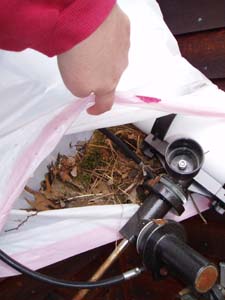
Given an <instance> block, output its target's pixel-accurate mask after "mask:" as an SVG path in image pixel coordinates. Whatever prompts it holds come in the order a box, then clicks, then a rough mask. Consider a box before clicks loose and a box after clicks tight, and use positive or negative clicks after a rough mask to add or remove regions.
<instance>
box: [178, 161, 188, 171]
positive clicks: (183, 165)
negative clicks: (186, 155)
mask: <svg viewBox="0 0 225 300" xmlns="http://www.w3.org/2000/svg"><path fill="white" fill-rule="evenodd" d="M178 168H179V169H181V170H185V169H186V168H187V162H186V160H184V159H181V160H180V161H179V162H178Z"/></svg>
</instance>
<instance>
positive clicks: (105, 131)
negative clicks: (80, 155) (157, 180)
mask: <svg viewBox="0 0 225 300" xmlns="http://www.w3.org/2000/svg"><path fill="white" fill-rule="evenodd" d="M99 131H100V132H101V133H102V134H104V135H105V136H107V138H109V139H110V140H111V141H113V142H114V143H115V144H116V145H117V146H118V147H119V148H120V149H121V150H122V151H123V153H124V154H125V155H126V156H127V157H129V158H131V159H132V160H133V161H134V162H136V163H137V164H138V165H139V164H140V163H141V162H142V161H141V159H140V158H139V157H138V156H137V155H136V154H135V153H134V151H132V150H130V148H129V147H128V146H127V145H126V144H125V143H124V142H123V141H122V140H121V139H120V138H119V137H118V136H116V135H115V134H113V133H112V132H111V131H109V130H108V129H106V128H101V129H99Z"/></svg>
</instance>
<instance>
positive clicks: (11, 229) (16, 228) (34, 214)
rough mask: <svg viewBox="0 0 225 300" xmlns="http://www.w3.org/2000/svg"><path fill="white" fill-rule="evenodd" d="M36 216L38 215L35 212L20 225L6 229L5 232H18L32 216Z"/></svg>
mask: <svg viewBox="0 0 225 300" xmlns="http://www.w3.org/2000/svg"><path fill="white" fill-rule="evenodd" d="M37 214H38V211H36V212H35V213H33V214H32V215H29V216H26V218H25V219H24V220H23V221H22V222H21V223H20V224H18V225H17V227H15V228H10V229H7V230H5V232H9V231H13V230H18V229H19V228H20V227H21V226H22V225H23V224H25V223H26V222H27V221H28V220H29V218H30V217H34V216H36V215H37Z"/></svg>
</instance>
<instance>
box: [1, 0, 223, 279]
mask: <svg viewBox="0 0 225 300" xmlns="http://www.w3.org/2000/svg"><path fill="white" fill-rule="evenodd" d="M119 4H120V5H121V7H122V9H123V10H124V11H125V12H126V13H127V14H128V16H129V18H130V21H131V49H130V54H129V66H128V68H127V70H126V71H125V73H124V74H123V76H122V78H121V81H120V83H119V85H118V88H117V96H116V101H115V105H114V106H113V109H112V110H111V111H110V112H107V113H105V114H103V115H101V116H90V115H88V114H87V113H86V109H87V107H89V106H90V105H91V103H92V102H93V98H92V97H88V98H86V99H75V98H74V96H73V95H71V94H70V93H69V92H68V91H67V90H66V88H65V86H64V85H63V83H62V80H61V78H60V75H59V72H58V69H57V65H56V60H55V59H54V58H53V59H49V58H46V57H44V56H42V55H41V54H38V53H35V52H34V51H31V50H28V51H24V52H22V53H10V52H6V51H1V52H0V66H1V73H0V97H1V111H0V165H1V169H0V178H1V179H0V211H1V214H0V225H1V228H2V232H1V235H0V248H2V249H3V250H5V251H6V252H7V253H9V254H10V255H12V256H13V257H14V258H16V259H18V260H19V261H20V262H22V263H24V264H25V265H27V266H29V267H31V268H33V269H37V268H40V267H43V266H46V265H48V264H51V263H54V262H56V261H58V260H61V259H64V258H67V257H69V256H71V255H74V254H77V253H80V252H83V251H86V250H89V249H92V248H94V247H97V246H100V245H103V244H105V243H109V242H111V241H113V240H115V239H118V238H119V235H118V230H119V228H120V227H121V226H122V225H123V224H124V222H125V221H126V220H127V219H128V218H129V217H130V216H131V215H132V214H133V213H134V211H135V210H136V209H137V207H136V206H133V205H120V206H116V205H115V206H113V207H112V206H110V207H108V206H101V207H91V209H90V208H88V207H87V208H74V209H64V210H57V211H49V212H42V213H38V214H37V215H35V216H31V217H28V215H29V214H33V213H28V212H26V211H25V210H22V208H24V203H23V201H22V200H21V199H20V198H21V197H20V195H21V193H22V191H23V188H24V186H25V184H26V183H27V182H28V180H29V179H30V178H32V176H34V177H33V179H31V181H32V184H34V185H35V184H36V183H35V182H37V181H38V176H37V173H38V172H39V171H38V170H40V169H38V167H39V166H40V164H41V163H42V162H43V161H44V160H45V159H46V158H47V157H48V158H47V160H48V159H50V158H51V157H52V154H51V153H52V151H53V150H54V149H55V147H56V146H57V144H59V142H60V141H63V136H65V135H68V134H73V139H76V138H77V134H78V133H82V134H81V136H83V138H84V137H85V136H86V133H84V132H87V131H89V130H93V129H96V128H100V127H108V126H114V125H118V124H125V123H130V122H137V121H141V120H145V119H155V118H156V117H157V116H160V115H163V114H166V113H167V112H179V113H180V114H186V115H201V116H207V117H214V118H221V119H224V117H225V94H224V93H223V92H222V91H220V90H219V89H218V88H217V87H216V86H215V85H213V84H212V83H211V82H210V81H209V80H208V79H207V78H206V77H205V76H204V75H202V74H201V73H200V72H199V71H198V70H196V69H195V68H193V67H192V66H191V65H190V64H189V63H188V62H187V61H186V60H185V59H184V58H182V57H181V56H180V52H179V49H178V46H177V43H176V41H175V39H174V38H173V36H172V34H171V33H170V32H169V30H168V28H167V26H166V25H165V23H164V21H163V18H162V15H161V12H160V9H159V7H158V4H157V3H156V1H154V0H120V1H119ZM137 95H140V96H142V97H136V96H137ZM212 99H213V100H212ZM49 155H50V156H49ZM53 156H54V155H53ZM45 163H46V161H45ZM197 198H198V200H199V201H198V202H199V205H200V206H201V209H202V210H204V209H206V208H207V205H208V201H207V199H205V198H201V197H200V196H198V197H197ZM188 206H189V208H188V209H187V211H186V215H184V216H183V218H185V217H188V216H190V215H193V214H195V213H196V212H195V210H194V209H193V207H191V204H190V203H188ZM12 208H13V209H12ZM23 221H26V222H23ZM21 222H22V223H23V224H22V225H21ZM13 228H14V230H11V229H13ZM13 274H16V272H15V271H14V270H12V269H10V268H9V267H7V266H5V265H3V264H2V268H1V270H0V276H2V277H4V276H10V275H13Z"/></svg>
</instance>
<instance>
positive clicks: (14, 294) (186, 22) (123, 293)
mask: <svg viewBox="0 0 225 300" xmlns="http://www.w3.org/2000/svg"><path fill="white" fill-rule="evenodd" d="M158 2H159V4H160V6H161V9H162V12H163V14H164V18H165V21H166V22H167V24H168V26H169V28H170V29H171V30H172V32H173V33H174V34H175V36H176V38H177V41H178V43H179V46H180V49H181V52H182V54H183V56H184V57H186V58H187V59H188V60H189V61H190V62H191V63H192V64H193V65H194V66H195V67H197V68H198V69H199V70H201V71H202V72H203V73H204V74H205V75H206V76H207V77H208V78H210V79H212V80H213V82H215V83H216V84H218V86H219V87H220V88H222V89H223V90H225V0H198V1H196V0H189V1H187V0H186V1H185V0H183V1H181V0H158ZM204 215H205V217H206V219H207V220H208V225H205V224H203V222H202V221H201V219H200V218H199V217H198V216H196V217H194V218H192V219H190V220H188V221H185V222H184V225H185V228H186V230H187V232H188V236H189V241H190V244H191V245H192V246H193V247H194V248H195V249H196V250H198V251H200V252H201V253H202V254H203V255H206V256H207V257H209V258H210V259H212V260H213V261H214V262H216V263H217V262H218V261H220V260H224V251H225V234H224V233H225V230H224V228H225V227H224V226H225V217H223V216H220V215H218V214H216V213H215V212H213V211H209V212H206V213H205V214H204ZM113 248H114V244H110V245H106V246H104V247H101V248H98V249H94V250H92V251H89V252H86V253H84V254H81V255H79V256H76V257H74V258H70V259H67V260H65V261H63V262H59V263H57V264H55V265H52V266H50V267H48V268H45V269H43V270H42V272H44V273H46V274H49V275H53V276H55V277H59V278H64V279H73V280H76V279H77V280H82V279H84V280H86V279H87V278H89V276H90V275H91V274H93V272H94V271H95V270H96V268H97V267H98V266H99V264H100V263H101V262H102V261H103V260H104V258H106V257H107V255H108V254H109V253H110V252H111V251H112V250H113ZM138 261H139V259H138V256H137V254H136V251H135V249H133V248H132V247H131V248H130V249H128V250H127V251H126V253H124V254H123V256H122V257H121V258H120V259H119V260H118V262H116V263H115V264H114V265H113V267H112V268H111V270H110V271H109V272H108V273H107V274H106V276H107V277H108V276H110V275H116V274H120V273H121V272H122V271H125V270H127V269H129V268H131V267H134V266H136V265H137V264H138ZM182 288H183V286H182V285H181V284H179V283H178V282H177V281H175V280H173V279H167V280H164V281H159V282H155V281H153V280H152V278H151V274H148V273H146V274H143V275H141V276H140V277H139V278H136V279H135V280H133V281H130V282H126V283H124V284H121V285H119V286H115V287H112V288H110V289H98V290H95V291H91V292H90V293H89V294H88V296H87V297H86V298H85V299H88V300H91V299H98V300H103V299H104V300H147V299H151V300H158V299H159V300H162V299H166V300H172V299H176V294H177V292H178V291H180V290H181V289H182ZM74 293H75V290H72V289H59V288H55V287H53V286H49V285H47V284H42V283H40V282H37V281H34V280H32V279H30V278H27V277H26V276H17V277H14V278H9V279H5V280H3V281H2V282H1V283H0V299H3V300H27V299H32V300H71V299H72V296H73V295H74Z"/></svg>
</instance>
